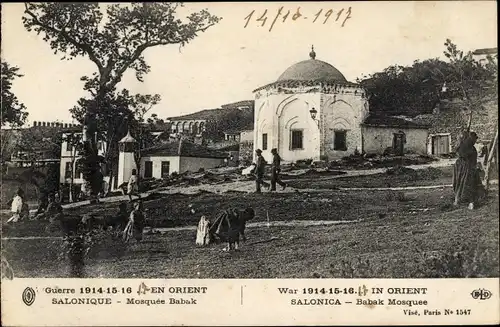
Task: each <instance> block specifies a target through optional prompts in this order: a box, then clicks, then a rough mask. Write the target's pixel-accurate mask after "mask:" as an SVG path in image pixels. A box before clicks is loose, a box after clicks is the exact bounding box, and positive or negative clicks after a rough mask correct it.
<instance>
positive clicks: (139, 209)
mask: <svg viewBox="0 0 500 327" xmlns="http://www.w3.org/2000/svg"><path fill="white" fill-rule="evenodd" d="M145 224H146V218H145V216H144V210H143V206H142V201H141V200H139V201H137V202H136V203H134V210H132V212H131V213H130V217H129V221H128V224H127V226H126V227H125V230H124V231H123V238H124V240H125V241H126V242H128V241H129V240H130V239H131V238H132V237H133V238H135V240H136V241H137V243H139V242H141V241H142V237H143V232H144V227H145Z"/></svg>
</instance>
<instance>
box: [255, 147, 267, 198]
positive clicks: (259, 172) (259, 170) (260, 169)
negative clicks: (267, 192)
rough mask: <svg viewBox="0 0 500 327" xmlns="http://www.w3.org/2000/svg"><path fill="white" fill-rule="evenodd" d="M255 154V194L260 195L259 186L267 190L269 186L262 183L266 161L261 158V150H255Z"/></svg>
mask: <svg viewBox="0 0 500 327" xmlns="http://www.w3.org/2000/svg"><path fill="white" fill-rule="evenodd" d="M255 153H256V154H257V160H256V162H255V176H256V178H257V179H256V180H255V186H256V188H257V189H256V191H255V193H262V192H261V190H260V186H261V185H264V186H265V187H267V188H268V189H269V187H270V186H271V185H269V183H266V182H264V171H265V168H266V164H267V161H266V159H264V157H263V156H262V150H261V149H257V150H255Z"/></svg>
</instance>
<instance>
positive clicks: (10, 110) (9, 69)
mask: <svg viewBox="0 0 500 327" xmlns="http://www.w3.org/2000/svg"><path fill="white" fill-rule="evenodd" d="M22 76H23V75H21V74H20V73H19V68H18V67H14V66H10V65H9V64H8V63H7V62H4V61H2V87H1V88H2V110H1V112H2V126H4V125H7V124H9V125H11V126H13V127H17V126H21V125H23V124H24V122H25V121H26V118H27V117H28V113H27V112H26V107H25V105H24V104H23V103H21V102H20V101H19V99H18V98H17V97H16V96H15V94H14V93H12V82H13V81H14V80H15V79H16V78H19V77H22Z"/></svg>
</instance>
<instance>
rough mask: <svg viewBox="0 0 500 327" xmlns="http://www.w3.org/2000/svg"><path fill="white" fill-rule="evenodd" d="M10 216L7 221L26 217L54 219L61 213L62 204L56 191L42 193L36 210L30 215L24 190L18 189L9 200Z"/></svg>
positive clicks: (13, 221) (14, 221)
mask: <svg viewBox="0 0 500 327" xmlns="http://www.w3.org/2000/svg"><path fill="white" fill-rule="evenodd" d="M11 212H12V217H10V218H9V220H7V223H16V222H18V221H19V220H26V219H37V220H38V219H42V220H43V219H47V220H50V221H54V220H57V219H58V216H59V215H61V214H62V206H61V202H60V199H59V196H58V195H57V194H56V193H49V194H45V193H44V194H42V195H41V196H40V201H39V204H38V208H37V210H36V212H35V213H34V214H33V215H32V216H31V217H30V212H29V206H28V203H27V201H26V197H25V194H24V191H23V190H22V189H18V190H17V192H16V195H15V196H14V198H13V199H12V200H11Z"/></svg>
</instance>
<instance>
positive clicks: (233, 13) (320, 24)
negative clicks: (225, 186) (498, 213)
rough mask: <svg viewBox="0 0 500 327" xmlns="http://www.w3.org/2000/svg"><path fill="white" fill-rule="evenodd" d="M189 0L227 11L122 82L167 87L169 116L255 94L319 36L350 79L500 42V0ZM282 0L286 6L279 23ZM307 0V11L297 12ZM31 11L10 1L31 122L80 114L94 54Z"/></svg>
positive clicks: (5, 42)
mask: <svg viewBox="0 0 500 327" xmlns="http://www.w3.org/2000/svg"><path fill="white" fill-rule="evenodd" d="M102 6H105V4H102ZM185 7H186V8H185V10H200V9H205V8H206V9H208V10H209V11H210V12H211V13H212V14H214V15H217V16H219V17H222V20H221V22H220V23H219V24H217V25H216V26H213V27H211V28H209V29H208V30H207V31H206V32H205V33H201V34H200V35H199V36H198V37H197V38H196V39H195V40H193V41H192V42H190V43H189V44H187V45H186V46H185V47H183V48H179V46H178V45H170V46H164V47H157V48H153V49H148V50H146V52H145V58H146V60H147V62H148V63H149V65H150V66H151V72H150V73H149V74H148V75H146V76H145V78H144V82H142V83H141V82H138V81H137V80H136V79H135V75H134V74H133V73H127V74H126V75H125V77H124V78H123V80H122V82H121V83H120V84H119V85H118V87H119V88H127V89H129V90H131V91H132V92H135V93H143V94H156V93H157V94H160V96H161V98H162V101H161V102H160V104H158V105H157V106H155V107H154V108H153V109H152V111H151V112H154V113H156V114H158V116H159V117H160V118H167V117H173V116H177V115H181V114H188V113H192V112H196V111H199V110H202V109H206V108H218V107H220V106H221V105H222V104H226V103H231V102H236V101H240V100H248V99H253V94H252V91H253V90H254V89H256V88H258V87H260V86H263V85H265V84H268V83H271V82H273V81H275V80H276V79H277V78H278V77H279V75H281V73H282V72H284V71H285V70H286V69H287V68H288V67H289V66H291V65H292V64H294V63H296V62H298V61H302V60H306V59H309V52H310V49H311V45H314V48H315V52H316V59H319V60H323V61H326V62H328V63H330V64H332V65H333V66H335V67H336V68H337V69H339V70H340V71H341V72H342V73H343V74H344V76H345V77H346V78H347V79H348V80H350V81H355V80H356V78H358V77H362V76H366V75H368V74H371V73H374V72H378V71H381V70H383V69H384V68H386V67H388V66H390V65H393V64H400V65H411V64H412V63H413V61H414V60H417V59H419V60H425V59H428V58H436V57H443V55H442V53H443V50H444V42H445V40H446V39H447V38H449V39H451V40H452V41H453V42H454V43H455V44H457V45H458V47H459V48H460V49H463V50H466V51H468V50H475V49H478V48H490V47H497V9H496V2H495V1H423V2H410V1H401V2H380V1H375V2H309V1H308V2H307V3H306V2H283V3H280V2H271V3H252V2H233V3H228V2H224V3H217V2H213V3H207V2H205V3H186V4H185ZM280 7H283V10H282V15H281V16H280V18H279V19H277V20H276V22H275V24H274V25H273V27H272V29H271V30H270V26H271V23H272V22H273V20H274V19H275V17H276V14H277V13H278V11H279V9H280ZM298 7H300V9H299V12H300V14H301V15H302V16H301V17H299V18H298V19H296V20H295V21H294V20H292V15H293V14H294V13H296V12H297V9H298ZM349 7H350V8H351V14H350V18H348V19H347V20H345V18H346V17H347V14H346V13H347V11H348V8H349ZM266 9H267V13H266V15H265V16H264V17H263V18H262V19H261V20H260V21H258V18H259V17H261V16H262V15H263V13H264V12H265V10H266ZM342 9H344V10H343V12H341V13H340V15H339V16H338V17H339V19H338V20H337V21H336V18H337V13H338V12H339V11H340V10H342ZM320 10H321V13H320V14H319V16H318V18H317V19H316V21H314V19H315V16H316V14H317V13H318V12H320ZM23 11H24V5H23V4H22V3H21V4H17V3H7V4H6V3H2V34H1V35H2V44H1V45H2V48H1V49H2V54H1V55H2V61H3V60H5V61H7V62H8V63H9V64H11V65H14V66H18V67H19V68H20V72H21V73H22V74H24V77H22V78H20V79H17V80H16V81H15V82H14V84H13V92H14V93H15V94H16V96H17V97H18V98H19V100H20V101H21V102H23V103H24V104H25V105H26V107H27V108H28V112H29V117H28V121H29V123H30V124H31V123H32V122H33V121H60V122H72V118H71V115H70V113H69V111H68V109H69V108H71V107H73V106H74V105H75V104H76V101H77V100H78V99H79V98H80V97H82V96H86V95H87V94H86V93H85V91H83V84H82V82H81V81H80V77H81V76H83V75H90V74H92V73H93V72H94V71H95V66H94V64H93V63H91V62H90V60H89V59H88V58H86V57H79V58H76V59H74V60H72V61H67V60H61V58H62V55H61V54H57V55H54V52H53V51H52V50H51V49H50V47H49V45H48V44H47V43H46V42H45V41H43V39H42V36H41V35H36V33H35V32H28V31H27V30H25V28H24V26H23V24H22V21H21V17H22V16H23ZM252 11H254V12H253V14H252V15H251V17H250V18H249V19H246V17H248V16H249V15H250V14H251V13H252ZM288 11H290V15H289V16H288V17H287V19H286V20H285V21H284V22H283V16H284V15H285V14H286V12H288ZM328 13H332V14H330V15H329V17H328V19H327V20H326V22H325V19H326V18H327V16H326V14H328ZM264 20H265V22H264V26H261V25H262V23H263V21H264ZM344 20H345V23H344ZM247 22H248V24H247V26H246V27H245V25H246V23H247ZM342 23H344V25H343V26H342Z"/></svg>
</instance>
